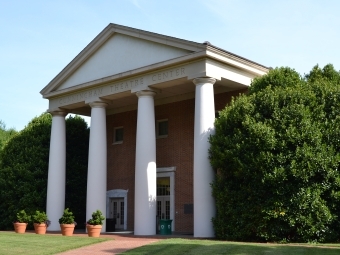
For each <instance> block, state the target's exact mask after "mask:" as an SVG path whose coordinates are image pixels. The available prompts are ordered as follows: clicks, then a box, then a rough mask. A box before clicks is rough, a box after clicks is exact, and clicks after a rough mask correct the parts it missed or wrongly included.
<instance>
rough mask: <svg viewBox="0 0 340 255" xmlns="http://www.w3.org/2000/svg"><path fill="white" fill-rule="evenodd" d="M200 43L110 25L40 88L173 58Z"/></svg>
mask: <svg viewBox="0 0 340 255" xmlns="http://www.w3.org/2000/svg"><path fill="white" fill-rule="evenodd" d="M203 48H204V46H203V45H202V44H199V43H195V42H190V41H186V40H182V39H177V38H173V37H169V36H164V35H159V34H154V33H150V32H147V31H143V30H138V29H133V28H129V27H124V26H120V25H115V24H110V25H109V26H108V27H106V28H105V29H104V30H103V31H102V32H101V33H100V34H99V35H98V36H97V37H96V38H95V39H94V40H93V41H92V42H91V43H90V44H89V45H88V46H87V47H86V48H85V49H84V50H83V51H82V52H80V53H79V55H78V56H77V57H76V58H75V59H74V60H73V61H72V62H71V63H70V64H69V65H68V66H66V67H65V68H64V69H63V70H62V71H61V72H60V73H59V74H58V75H57V76H56V77H55V78H54V79H53V80H52V81H51V82H50V83H49V84H48V85H47V86H46V87H45V88H44V89H43V90H42V91H41V94H43V95H46V94H49V93H51V92H56V91H58V90H64V89H71V88H72V87H74V86H78V85H80V84H86V83H89V82H91V81H95V80H98V79H102V78H105V77H110V76H114V75H117V74H120V73H124V72H128V71H131V70H136V69H138V68H142V67H145V66H149V65H153V64H156V63H160V62H164V61H168V60H171V59H176V58H179V57H182V56H185V55H189V54H191V53H193V52H197V51H200V50H202V49H203Z"/></svg>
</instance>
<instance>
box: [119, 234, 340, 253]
mask: <svg viewBox="0 0 340 255" xmlns="http://www.w3.org/2000/svg"><path fill="white" fill-rule="evenodd" d="M124 254H125V255H137V254H138V255H142V254H157V255H164V254H171V255H177V254H184V255H191V254H192V255H197V254H208V255H217V254H228V255H248V254H251V255H257V254H266V255H267V254H269V255H270V254H273V255H288V254H289V255H291V254H293V255H302V254H303V255H320V254H321V255H331V254H332V255H333V254H334V255H335V254H336V255H339V254H340V244H334V245H331V244H324V245H322V247H319V245H313V244H311V245H307V244H299V245H297V244H294V245H292V244H291V245H285V244H258V243H237V242H224V241H208V240H191V239H189V240H188V239H179V238H172V239H165V240H162V241H160V242H157V243H152V244H150V245H146V246H143V247H140V248H137V249H134V250H130V251H127V252H125V253H124Z"/></svg>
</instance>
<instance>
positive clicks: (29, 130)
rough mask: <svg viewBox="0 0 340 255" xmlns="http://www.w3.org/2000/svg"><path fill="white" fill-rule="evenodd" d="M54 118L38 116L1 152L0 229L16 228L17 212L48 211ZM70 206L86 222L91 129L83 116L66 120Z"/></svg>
mask: <svg viewBox="0 0 340 255" xmlns="http://www.w3.org/2000/svg"><path fill="white" fill-rule="evenodd" d="M51 123H52V117H51V115H50V114H48V113H44V114H42V115H41V116H39V117H36V118H34V119H33V120H32V121H31V122H30V123H29V124H28V125H27V126H26V127H25V128H24V129H23V130H22V131H20V132H18V133H17V134H16V135H15V136H14V137H12V138H11V139H10V140H9V141H8V142H7V144H6V145H5V146H4V148H3V150H2V152H1V155H0V157H1V165H0V201H1V202H0V229H12V228H13V226H12V224H11V223H12V221H13V220H14V219H15V216H16V213H17V212H18V211H19V210H22V209H24V210H25V211H26V212H27V213H29V214H32V213H33V212H35V211H36V210H40V211H45V210H46V189H47V174H48V158H49V144H50V133H51ZM66 137H67V138H66V143H67V162H66V207H69V208H70V209H71V210H72V211H73V212H74V214H75V216H76V220H77V219H78V220H79V223H81V222H85V204H86V180H87V153H88V141H89V129H88V127H87V124H86V122H85V121H84V120H83V119H82V118H80V117H69V118H67V119H66Z"/></svg>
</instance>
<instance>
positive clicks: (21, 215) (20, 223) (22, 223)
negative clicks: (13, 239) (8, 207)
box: [13, 210, 31, 234]
mask: <svg viewBox="0 0 340 255" xmlns="http://www.w3.org/2000/svg"><path fill="white" fill-rule="evenodd" d="M30 221H31V216H29V215H27V213H26V212H25V210H21V211H20V212H18V213H17V219H16V220H15V221H14V222H13V226H14V230H15V233H18V234H24V233H25V231H26V227H27V224H28V222H30Z"/></svg>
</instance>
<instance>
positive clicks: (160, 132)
mask: <svg viewBox="0 0 340 255" xmlns="http://www.w3.org/2000/svg"><path fill="white" fill-rule="evenodd" d="M156 132H157V138H165V137H168V120H157V125H156Z"/></svg>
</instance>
